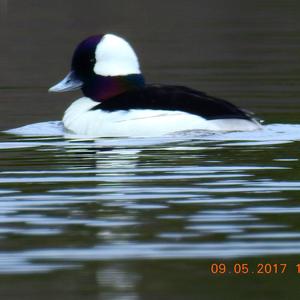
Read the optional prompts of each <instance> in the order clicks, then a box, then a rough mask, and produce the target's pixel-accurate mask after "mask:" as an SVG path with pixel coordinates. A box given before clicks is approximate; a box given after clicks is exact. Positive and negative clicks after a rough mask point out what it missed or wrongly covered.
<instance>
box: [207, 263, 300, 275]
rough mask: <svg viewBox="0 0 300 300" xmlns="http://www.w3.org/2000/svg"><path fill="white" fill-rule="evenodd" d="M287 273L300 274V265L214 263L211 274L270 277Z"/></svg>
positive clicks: (211, 266)
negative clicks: (270, 275)
mask: <svg viewBox="0 0 300 300" xmlns="http://www.w3.org/2000/svg"><path fill="white" fill-rule="evenodd" d="M287 271H293V272H294V273H295V274H300V263H299V264H295V265H290V266H288V264H284V263H278V264H274V263H259V264H255V265H250V264H248V263H233V264H226V263H212V264H211V265H210V272H211V274H214V275H230V274H237V275H247V274H254V275H269V274H285V273H286V272H287Z"/></svg>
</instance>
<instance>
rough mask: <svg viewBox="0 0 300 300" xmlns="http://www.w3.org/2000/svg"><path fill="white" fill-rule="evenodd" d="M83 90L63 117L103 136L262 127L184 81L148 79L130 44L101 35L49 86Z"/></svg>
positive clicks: (75, 128)
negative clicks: (188, 85)
mask: <svg viewBox="0 0 300 300" xmlns="http://www.w3.org/2000/svg"><path fill="white" fill-rule="evenodd" d="M76 89H81V91H82V93H83V97H81V98H79V99H77V100H75V101H74V102H73V103H72V104H71V105H70V106H69V107H68V108H67V110H66V111H65V113H64V115H63V119H62V123H63V126H64V129H65V130H66V131H67V132H70V133H74V134H79V135H86V136H98V137H158V136H163V135H169V134H173V133H177V132H186V131H188V132H189V131H194V130H201V131H203V130H204V131H214V132H215V131H218V132H224V131H253V130H258V129H261V124H260V122H259V121H258V120H257V119H256V118H254V117H253V115H252V114H251V113H249V112H248V111H246V110H243V109H241V108H239V107H237V106H235V105H234V104H232V103H231V102H229V101H226V100H223V99H220V98H216V97H213V96H209V95H208V94H206V93H204V92H201V91H198V90H196V89H193V88H189V87H185V86H180V85H165V84H148V83H146V81H145V78H144V76H143V74H142V72H141V69H140V64H139V61H138V58H137V55H136V53H135V51H134V50H133V48H132V47H131V45H130V44H129V43H128V42H127V41H126V40H125V39H124V38H122V37H120V36H117V35H115V34H110V33H108V34H98V35H93V36H90V37H88V38H86V39H84V40H83V41H82V42H80V43H79V45H78V46H77V47H76V48H75V51H74V53H73V57H72V61H71V70H70V72H69V73H68V75H67V76H66V77H65V78H64V79H63V80H61V81H60V82H59V83H57V84H55V85H54V86H52V87H51V88H50V89H49V92H66V91H73V90H76Z"/></svg>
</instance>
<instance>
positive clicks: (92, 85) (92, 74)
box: [49, 34, 144, 101]
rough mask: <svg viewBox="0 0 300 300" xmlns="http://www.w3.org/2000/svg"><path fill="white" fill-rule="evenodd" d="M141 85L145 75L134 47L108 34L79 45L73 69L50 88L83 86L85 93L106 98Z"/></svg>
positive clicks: (59, 90) (99, 99)
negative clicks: (142, 72)
mask: <svg viewBox="0 0 300 300" xmlns="http://www.w3.org/2000/svg"><path fill="white" fill-rule="evenodd" d="M141 86H144V78H143V75H142V74H141V71H140V67H139V63H138V59H137V56H136V54H135V52H134V51H133V49H132V48H131V46H130V45H129V44H128V43H127V42H126V41H125V40H124V39H122V38H120V37H118V36H116V35H113V34H105V35H94V36H90V37H88V38H87V39H85V40H84V41H82V42H81V43H80V44H79V45H78V46H77V48H76V49H75V51H74V54H73V58H72V64H71V72H70V73H69V74H68V75H67V76H66V78H65V79H63V80H62V81H61V82H59V83H58V84H56V85H55V86H53V87H51V88H50V89H49V91H50V92H63V91H70V90H74V89H78V88H81V89H82V91H83V93H84V95H85V96H87V97H90V98H92V99H93V100H96V101H103V100H105V99H108V98H110V97H113V96H115V95H118V94H120V93H122V92H125V91H127V90H129V89H132V88H138V87H141Z"/></svg>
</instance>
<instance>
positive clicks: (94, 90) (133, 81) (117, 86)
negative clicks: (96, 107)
mask: <svg viewBox="0 0 300 300" xmlns="http://www.w3.org/2000/svg"><path fill="white" fill-rule="evenodd" d="M144 86H145V80H144V76H143V75H142V74H130V75H126V76H101V75H95V76H93V78H91V79H90V80H89V81H88V82H86V83H84V85H83V87H82V92H83V94H84V95H85V96H86V97H89V98H91V99H93V100H94V101H98V102H102V101H105V100H107V99H109V98H111V97H114V96H117V95H120V94H122V93H124V92H126V91H128V90H132V89H137V88H141V87H144Z"/></svg>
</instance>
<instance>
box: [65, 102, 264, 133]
mask: <svg viewBox="0 0 300 300" xmlns="http://www.w3.org/2000/svg"><path fill="white" fill-rule="evenodd" d="M97 104H98V102H95V101H93V100H91V99H90V98H87V97H83V98H80V99H78V100H76V101H75V102H73V103H72V104H71V106H70V107H69V108H68V109H67V110H66V112H65V114H64V117H63V123H64V126H65V128H66V129H67V130H69V131H71V132H73V133H76V134H81V135H88V136H99V137H100V136H101V137H125V136H130V137H149V136H162V135H165V134H169V133H173V132H177V131H184V130H193V129H201V130H212V131H252V130H257V129H260V127H261V126H260V125H259V124H258V123H257V122H255V121H254V122H251V121H248V120H241V119H220V120H210V121H208V120H206V119H204V118H201V117H199V116H196V115H191V114H188V113H185V112H180V111H165V110H151V109H132V110H129V111H125V110H124V111H116V112H105V111H101V110H90V109H91V108H92V107H94V106H95V105H97Z"/></svg>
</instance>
